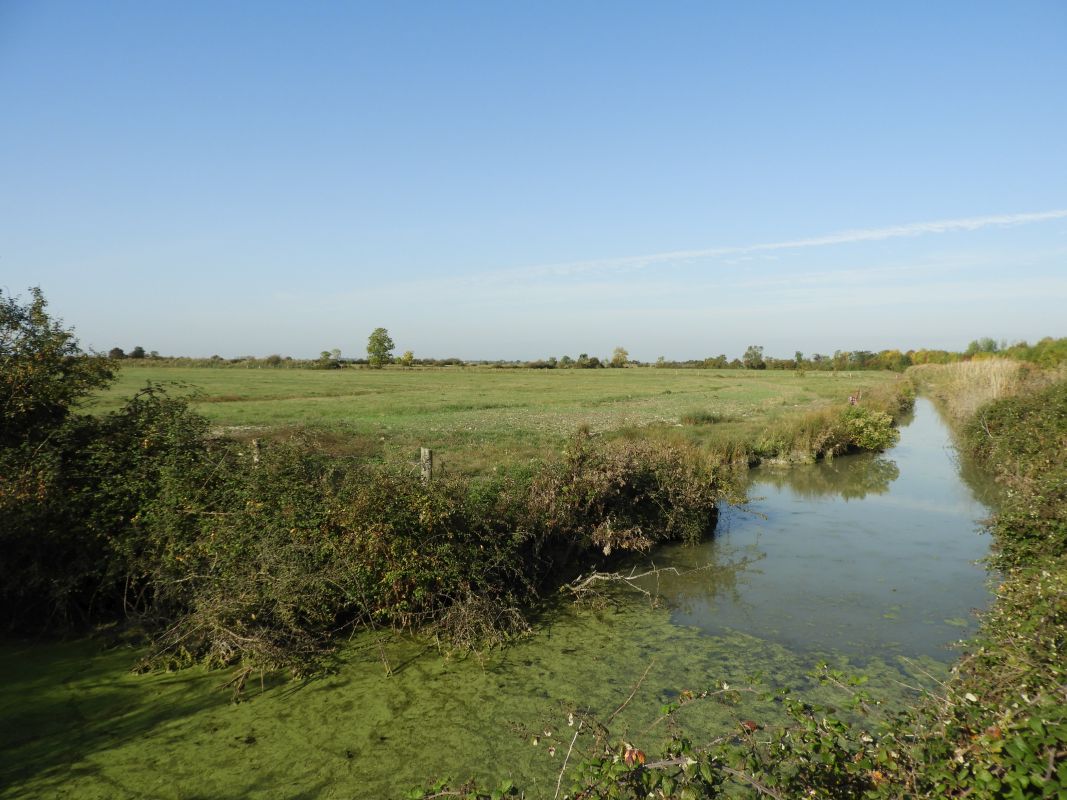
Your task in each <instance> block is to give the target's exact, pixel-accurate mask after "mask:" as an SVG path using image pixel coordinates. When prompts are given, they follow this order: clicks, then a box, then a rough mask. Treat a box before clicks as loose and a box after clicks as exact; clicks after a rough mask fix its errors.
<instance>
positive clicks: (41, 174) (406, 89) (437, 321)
mask: <svg viewBox="0 0 1067 800" xmlns="http://www.w3.org/2000/svg"><path fill="white" fill-rule="evenodd" d="M1065 41H1067V4H1064V3H1062V2H1048V3H1040V2H1010V3H1008V2H1006V3H981V2H977V3H976V2H966V3H951V2H940V3H928V2H924V3H905V2H894V3H885V4H882V5H879V6H876V5H875V4H870V3H839V4H838V3H814V4H800V3H771V2H766V3H740V2H738V3H731V4H727V3H711V2H701V3H685V2H676V3H651V2H649V3H622V2H619V3H616V2H613V3H606V2H597V3H594V2H566V3H564V2H555V3H536V4H535V3H528V4H519V3H488V2H487V3H429V2H425V3H404V2H389V3H378V4H356V3H348V4H344V3H340V4H333V3H321V4H310V3H300V4H298V3H291V4H283V3H271V2H256V3H251V2H246V3H235V2H211V3H198V2H183V3H170V4H163V3H143V2H129V3H112V2H100V3H84V2H69V3H57V2H49V0H34V1H33V2H18V1H17V0H0V114H2V117H0V120H2V121H0V288H3V289H4V291H6V292H12V293H25V291H26V289H27V288H28V287H29V286H32V285H40V286H41V287H42V288H43V289H44V291H45V294H46V296H47V297H48V298H49V300H50V302H51V306H52V310H53V311H54V313H56V314H57V315H59V316H61V317H62V318H63V319H64V320H65V321H66V322H67V323H69V324H71V325H73V326H74V327H75V328H76V329H77V331H78V333H79V336H80V338H81V340H82V343H83V344H84V345H86V346H92V347H95V348H98V349H105V350H106V349H108V348H110V347H112V346H115V345H118V346H121V347H125V348H126V349H129V348H131V347H133V346H134V345H135V344H141V345H143V346H144V347H146V348H147V349H150V350H151V349H155V350H159V351H161V352H163V353H169V354H188V355H210V354H212V353H219V354H222V355H225V356H236V355H244V354H258V355H266V354H269V353H272V352H279V353H283V354H291V355H294V356H306V355H317V354H318V352H319V351H320V350H323V349H332V348H334V347H339V348H341V349H342V350H343V351H344V353H345V354H346V355H360V354H362V353H363V350H364V348H365V345H366V337H367V335H368V333H369V332H370V331H371V330H372V329H373V328H375V327H377V326H379V325H382V326H385V327H387V328H388V329H389V330H390V332H391V333H392V334H393V338H394V339H395V340H396V343H397V345H398V347H399V348H400V349H408V348H410V349H413V350H414V351H415V353H416V355H425V356H450V355H457V356H460V357H466V358H532V357H540V356H547V355H557V356H558V355H561V354H563V353H570V354H571V355H576V354H577V353H579V352H588V353H590V354H601V355H605V354H608V353H610V351H611V348H612V347H614V346H616V345H623V346H625V347H627V348H628V349H629V351H630V353H631V354H632V355H633V356H635V357H637V358H642V359H649V360H651V359H654V358H655V357H657V356H658V355H666V356H668V357H671V358H691V357H702V356H705V355H713V354H717V353H720V352H725V353H727V354H729V355H739V354H740V353H741V352H742V351H743V350H744V348H745V347H746V346H747V345H749V344H762V345H764V346H765V348H766V351H767V352H768V353H769V354H772V355H792V352H793V351H794V350H796V349H800V350H803V351H804V352H814V351H819V352H826V351H832V350H833V349H836V348H846V349H847V348H852V349H882V348H886V347H901V348H912V347H920V346H931V347H949V348H962V347H963V346H965V345H966V344H967V342H968V341H969V340H971V339H974V338H977V337H980V336H992V337H994V338H997V339H1001V338H1004V339H1008V340H1013V341H1014V340H1017V339H1024V338H1025V339H1030V340H1033V339H1036V338H1039V337H1041V336H1045V335H1054V336H1064V335H1067V324H1065V320H1067V313H1065V311H1064V309H1065V308H1067V88H1065V87H1067V47H1065V46H1064V42H1065Z"/></svg>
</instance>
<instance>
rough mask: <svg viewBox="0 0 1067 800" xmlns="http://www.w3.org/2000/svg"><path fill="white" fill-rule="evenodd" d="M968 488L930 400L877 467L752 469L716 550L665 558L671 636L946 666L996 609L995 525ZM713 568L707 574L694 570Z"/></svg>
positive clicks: (840, 462) (874, 460) (851, 462)
mask: <svg viewBox="0 0 1067 800" xmlns="http://www.w3.org/2000/svg"><path fill="white" fill-rule="evenodd" d="M972 486H973V487H981V486H982V483H981V482H979V481H976V482H975V483H973V484H972V485H971V486H969V485H968V484H967V483H965V482H964V481H963V480H961V478H960V472H959V464H958V459H957V457H956V455H955V451H954V450H953V449H952V447H951V442H950V439H949V433H948V430H947V428H946V427H945V426H944V425H943V424H942V422H941V421H940V419H939V418H938V416H937V413H936V412H935V410H934V409H933V406H932V405H931V404H930V403H929V402H928V401H926V400H923V399H920V400H919V402H918V403H917V405H916V414H915V417H914V419H913V421H912V422H911V423H910V424H909V425H908V426H907V427H905V428H904V429H903V430H902V431H901V440H900V443H899V444H898V445H897V446H896V447H894V448H893V449H892V450H891V451H889V452H888V453H886V454H885V455H883V456H871V455H866V456H848V457H841V458H838V459H835V460H834V461H833V462H831V463H823V464H816V465H810V466H802V467H794V468H791V469H788V470H783V469H780V468H776V469H760V470H755V471H753V475H752V484H751V486H750V490H749V494H750V496H752V497H753V498H756V499H754V500H753V502H752V503H751V504H750V507H749V509H748V510H747V511H738V510H734V509H731V510H729V511H728V513H726V514H724V517H723V520H722V522H721V523H720V527H719V530H718V531H717V533H716V536H715V537H714V539H712V540H711V541H708V542H704V543H702V544H700V545H697V546H692V547H682V546H676V547H668V548H663V549H662V550H660V551H658V552H657V556H656V561H657V564H658V565H660V566H670V567H674V568H677V569H678V570H679V572H680V573H682V574H681V575H680V576H677V577H672V576H670V575H662V576H661V577H660V581H659V589H660V592H661V593H662V595H663V597H664V598H665V599H666V600H667V601H668V602H669V603H670V605H671V608H672V614H673V616H672V618H673V619H674V621H675V623H676V624H680V625H686V626H694V627H696V628H698V629H700V630H703V631H705V632H707V633H710V634H715V635H718V634H721V633H723V632H726V631H730V630H736V631H741V632H744V633H747V634H751V635H754V636H758V637H764V638H768V639H770V640H772V641H776V642H779V643H782V644H785V645H786V646H788V647H790V648H794V649H798V650H805V649H807V650H812V649H823V650H825V649H829V650H835V651H838V652H841V653H846V654H849V655H855V656H860V657H864V656H871V655H882V656H885V655H892V654H899V655H924V656H931V657H934V658H938V659H941V660H945V661H947V660H950V659H951V658H953V655H954V654H953V653H952V652H951V651H950V650H949V649H948V647H947V645H948V644H949V643H951V642H953V641H955V640H957V639H959V638H961V637H964V636H966V635H968V633H969V632H971V631H972V630H973V626H974V614H973V613H972V610H973V609H974V608H982V607H985V605H986V603H987V601H988V591H987V589H986V578H985V571H984V569H983V568H982V567H981V566H980V565H979V564H978V563H977V562H978V561H979V559H981V558H982V557H983V556H984V555H985V553H986V551H987V549H988V537H987V536H986V535H984V533H982V531H981V526H980V522H979V521H980V520H981V519H983V518H984V517H986V516H987V515H988V513H989V510H988V508H987V507H986V506H985V505H983V504H982V503H981V502H979V500H978V499H977V497H978V496H980V495H981V493H980V491H979V490H978V488H972ZM705 565H709V566H708V568H707V569H703V570H700V571H693V570H695V569H696V568H698V567H703V566H705Z"/></svg>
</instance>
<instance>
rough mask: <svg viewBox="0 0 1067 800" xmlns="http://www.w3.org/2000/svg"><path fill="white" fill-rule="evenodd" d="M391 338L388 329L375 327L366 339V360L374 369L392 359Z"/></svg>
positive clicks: (392, 346) (392, 345)
mask: <svg viewBox="0 0 1067 800" xmlns="http://www.w3.org/2000/svg"><path fill="white" fill-rule="evenodd" d="M394 347H396V345H395V344H393V340H392V339H391V338H390V337H389V331H387V330H386V329H385V328H375V329H374V331H373V332H372V333H371V335H370V338H368V339H367V361H368V362H369V363H370V365H371V366H372V367H374V368H375V369H381V368H382V367H383V366H385V365H386V364H388V363H389V362H390V361H392V360H393V348H394Z"/></svg>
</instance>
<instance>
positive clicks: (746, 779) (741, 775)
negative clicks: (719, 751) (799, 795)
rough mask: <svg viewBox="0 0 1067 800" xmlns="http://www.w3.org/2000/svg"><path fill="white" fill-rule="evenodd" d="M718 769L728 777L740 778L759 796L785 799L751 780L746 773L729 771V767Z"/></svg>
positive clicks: (767, 787)
mask: <svg viewBox="0 0 1067 800" xmlns="http://www.w3.org/2000/svg"><path fill="white" fill-rule="evenodd" d="M719 769H721V770H722V771H723V772H726V773H728V774H730V775H733V776H734V777H735V778H740V779H741V780H743V781H744V782H745V783H747V784H748V785H749V786H751V787H752V788H753V789H755V790H756V791H757V792H759V793H760V794H765V795H767V796H768V797H773V798H774V800H785V798H784V797H783V796H782V795H780V794H778V792H776V791H774V789H771V788H770V787H769V786H764V785H763V784H762V783H760V782H759V781H757V780H756V779H755V778H753V777H752V776H751V775H749V774H748V773H745V772H741V771H740V770H736V769H731V768H730V767H723V766H720V767H719Z"/></svg>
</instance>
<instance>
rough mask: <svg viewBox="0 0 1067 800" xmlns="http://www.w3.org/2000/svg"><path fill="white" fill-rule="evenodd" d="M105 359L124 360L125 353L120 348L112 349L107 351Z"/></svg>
mask: <svg viewBox="0 0 1067 800" xmlns="http://www.w3.org/2000/svg"><path fill="white" fill-rule="evenodd" d="M107 357H108V358H115V359H118V358H126V351H125V350H123V349H122V348H121V347H112V348H111V349H110V350H108V351H107Z"/></svg>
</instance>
